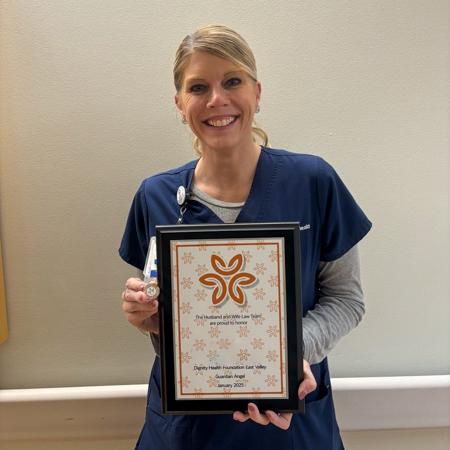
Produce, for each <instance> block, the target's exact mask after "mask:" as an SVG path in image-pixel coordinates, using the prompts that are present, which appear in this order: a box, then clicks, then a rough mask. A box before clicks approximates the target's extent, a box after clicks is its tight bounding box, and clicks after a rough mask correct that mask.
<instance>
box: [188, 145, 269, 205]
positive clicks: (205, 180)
mask: <svg viewBox="0 0 450 450" xmlns="http://www.w3.org/2000/svg"><path fill="white" fill-rule="evenodd" d="M260 152H261V149H260V147H259V145H257V144H255V143H253V142H252V144H251V145H250V146H248V147H247V148H246V149H240V150H239V151H223V152H222V151H206V152H204V153H203V155H202V157H201V158H200V160H199V162H198V164H197V167H196V168H195V174H194V177H195V184H196V185H197V187H198V188H199V189H201V190H202V191H203V192H206V193H207V194H208V195H210V196H211V197H213V198H216V199H217V200H222V201H225V202H244V201H246V200H247V197H248V194H249V192H250V188H251V185H252V182H253V177H254V175H255V170H256V165H257V164H258V159H259V154H260Z"/></svg>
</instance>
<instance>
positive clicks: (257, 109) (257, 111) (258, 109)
mask: <svg viewBox="0 0 450 450" xmlns="http://www.w3.org/2000/svg"><path fill="white" fill-rule="evenodd" d="M259 111H260V108H259V104H258V105H256V111H255V114H258V113H259Z"/></svg>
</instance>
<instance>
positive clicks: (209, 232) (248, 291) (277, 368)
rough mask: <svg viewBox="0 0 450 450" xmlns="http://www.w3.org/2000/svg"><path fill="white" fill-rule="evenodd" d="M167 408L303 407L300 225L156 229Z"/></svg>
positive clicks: (182, 410) (201, 410) (199, 411)
mask: <svg viewBox="0 0 450 450" xmlns="http://www.w3.org/2000/svg"><path fill="white" fill-rule="evenodd" d="M156 240H157V260H158V282H159V287H160V297H159V305H160V306H159V308H160V313H159V314H160V319H159V320H160V343H161V380H162V401H163V405H162V410H163V412H164V413H165V414H203V413H207V414H210V413H224V412H232V411H238V410H239V411H246V410H247V405H248V403H249V402H254V403H255V404H256V405H257V406H258V408H259V409H260V410H261V411H264V410H268V409H270V410H274V411H277V412H287V411H303V409H304V404H303V402H302V401H300V400H299V398H298V386H299V383H300V382H301V381H302V379H303V354H302V328H301V317H302V305H301V280H300V274H301V271H300V232H299V224H298V223H265V224H208V225H175V226H158V227H157V228H156Z"/></svg>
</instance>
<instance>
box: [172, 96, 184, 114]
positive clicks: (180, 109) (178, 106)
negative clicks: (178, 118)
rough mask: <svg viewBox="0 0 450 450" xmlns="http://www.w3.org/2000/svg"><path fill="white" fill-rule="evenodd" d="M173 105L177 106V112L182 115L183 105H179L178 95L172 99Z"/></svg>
mask: <svg viewBox="0 0 450 450" xmlns="http://www.w3.org/2000/svg"><path fill="white" fill-rule="evenodd" d="M174 100H175V105H177V108H178V111H180V113H181V114H183V105H182V104H181V99H180V96H179V95H178V94H176V95H175V97H174Z"/></svg>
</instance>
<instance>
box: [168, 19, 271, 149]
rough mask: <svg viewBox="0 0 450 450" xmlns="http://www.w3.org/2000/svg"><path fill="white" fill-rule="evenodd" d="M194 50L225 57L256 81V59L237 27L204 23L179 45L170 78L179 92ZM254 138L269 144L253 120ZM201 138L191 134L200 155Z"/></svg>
mask: <svg viewBox="0 0 450 450" xmlns="http://www.w3.org/2000/svg"><path fill="white" fill-rule="evenodd" d="M196 51H199V52H206V53H210V54H212V55H214V56H218V57H219V58H223V59H227V60H229V61H231V62H233V63H234V64H236V65H238V66H240V67H242V69H244V70H245V72H246V73H247V74H248V75H249V76H250V77H251V78H252V79H253V80H254V81H257V80H258V77H257V72H256V62H255V57H254V56H253V52H252V51H251V49H250V47H249V45H248V44H247V42H246V41H245V40H244V38H243V37H242V36H241V35H240V34H238V33H236V31H234V30H232V29H231V28H228V27H226V26H224V25H207V26H206V27H203V28H199V29H198V30H197V31H195V32H194V33H192V34H189V35H187V36H186V37H185V38H184V39H183V40H182V41H181V44H180V46H179V47H178V50H177V53H176V55H175V61H174V64H173V80H174V84H175V89H176V90H177V92H180V89H181V86H182V84H183V76H184V70H185V68H186V65H187V63H188V61H189V57H190V56H191V55H192V54H193V53H194V52H196ZM252 132H253V140H254V141H255V142H256V141H258V140H259V141H261V143H262V144H263V145H268V142H269V138H268V136H267V134H266V132H265V131H264V130H263V129H262V128H259V127H258V126H256V123H253V127H252ZM200 147H201V146H200V141H199V139H198V138H197V137H196V136H195V137H194V150H195V151H196V152H197V153H198V154H199V155H201V148H200Z"/></svg>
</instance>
